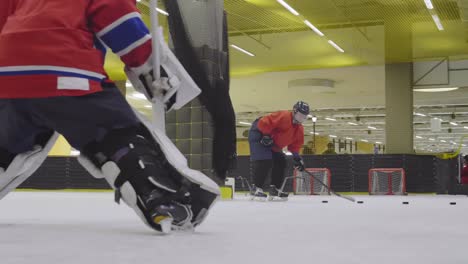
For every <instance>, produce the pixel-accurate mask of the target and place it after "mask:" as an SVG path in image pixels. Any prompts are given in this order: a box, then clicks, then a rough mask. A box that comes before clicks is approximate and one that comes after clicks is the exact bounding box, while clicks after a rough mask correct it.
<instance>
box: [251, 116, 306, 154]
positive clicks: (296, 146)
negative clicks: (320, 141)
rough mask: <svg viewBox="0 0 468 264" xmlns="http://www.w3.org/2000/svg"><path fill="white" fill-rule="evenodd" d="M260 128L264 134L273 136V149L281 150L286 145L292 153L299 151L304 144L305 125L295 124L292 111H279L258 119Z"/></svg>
mask: <svg viewBox="0 0 468 264" xmlns="http://www.w3.org/2000/svg"><path fill="white" fill-rule="evenodd" d="M257 126H258V129H259V130H260V131H261V132H262V134H264V135H270V136H271V137H272V138H273V141H274V143H275V144H274V146H273V151H281V149H283V148H284V147H288V150H289V151H291V152H292V153H299V150H300V149H301V146H302V145H303V144H304V127H303V126H302V125H301V124H293V116H292V113H291V112H290V111H278V112H275V113H272V114H269V115H267V116H264V117H262V118H260V120H258V124H257Z"/></svg>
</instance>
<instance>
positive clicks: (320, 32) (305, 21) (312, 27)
mask: <svg viewBox="0 0 468 264" xmlns="http://www.w3.org/2000/svg"><path fill="white" fill-rule="evenodd" d="M304 24H306V25H307V26H308V27H310V28H311V29H312V30H313V31H314V32H315V33H317V35H319V36H321V37H323V36H325V34H323V33H322V31H320V30H319V29H318V28H316V27H315V26H314V25H313V24H312V23H310V21H309V20H304Z"/></svg>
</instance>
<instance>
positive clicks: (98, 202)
mask: <svg viewBox="0 0 468 264" xmlns="http://www.w3.org/2000/svg"><path fill="white" fill-rule="evenodd" d="M356 198H357V199H358V200H363V201H364V203H363V204H353V203H351V202H349V201H347V200H343V199H340V198H337V197H328V196H321V197H310V196H309V197H305V196H301V197H292V198H291V199H290V201H288V202H251V201H248V200H247V199H245V197H244V196H239V197H238V199H236V200H234V201H225V202H219V203H218V204H217V205H216V206H215V207H214V208H213V210H212V212H211V215H210V216H209V218H208V219H207V221H206V222H205V223H204V224H203V225H202V226H200V227H199V228H198V229H197V230H196V231H195V233H176V234H172V235H168V236H162V235H155V234H154V233H153V232H152V231H151V230H150V229H148V228H147V227H146V226H145V225H143V224H142V223H141V221H140V219H139V218H138V217H137V216H136V215H135V214H134V213H133V212H132V211H131V210H130V209H128V208H127V207H126V206H125V205H121V206H118V205H116V204H114V203H113V195H112V193H60V192H34V193H26V192H15V193H11V194H10V195H9V196H7V197H6V198H4V199H3V200H1V201H0V263H1V264H16V263H18V264H26V263H28V264H29V263H32V264H42V263H44V264H46V263H47V264H56V263H57V264H74V263H77V264H78V263H79V264H84V263H86V264H88V263H90V264H95V263H96V264H107V263H109V264H119V263H126V264H127V263H128V264H140V263H142V264H179V263H180V264H185V263H190V264H195V263H197V264H198V263H208V264H210V263H220V264H231V263H232V264H234V263H236V264H239V263H255V264H259V263H266V264H274V263H281V264H287V263H291V264H299V263H307V264H309V263H310V264H322V263H323V264H335V263H336V264H348V263H356V264H363V263H389V264H390V263H391V264H396V263H399V264H406V263H408V264H419V263H420V264H430V263H437V264H440V263H443V264H458V263H460V264H467V263H468V228H467V222H468V210H467V209H468V198H467V197H466V196H407V197H398V196H394V197H377V196H373V197H369V196H356ZM322 200H328V203H327V204H325V203H322ZM402 201H409V204H408V205H403V204H402ZM452 201H453V202H456V203H457V205H450V204H449V203H450V202H452Z"/></svg>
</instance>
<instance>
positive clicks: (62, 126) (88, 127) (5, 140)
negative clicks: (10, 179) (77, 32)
mask: <svg viewBox="0 0 468 264" xmlns="http://www.w3.org/2000/svg"><path fill="white" fill-rule="evenodd" d="M102 86H103V91H102V92H98V93H93V94H89V95H84V96H60V97H49V98H28V99H0V124H1V126H2V128H1V129H0V159H2V160H0V166H2V164H5V163H7V164H8V163H9V161H8V159H11V156H12V154H18V153H22V152H25V151H29V150H31V149H32V148H33V146H34V145H35V144H40V143H41V141H42V140H43V139H44V138H46V139H47V138H48V137H46V136H45V135H48V136H50V135H51V133H53V131H57V132H58V133H60V134H62V135H63V136H64V137H65V138H66V139H67V141H68V142H69V143H70V145H72V146H73V147H74V148H75V149H78V150H82V149H83V148H84V146H86V145H87V144H89V143H91V142H94V141H99V140H100V139H102V138H103V137H104V136H105V135H106V134H107V133H108V132H109V131H111V130H114V129H119V128H126V127H131V126H135V125H137V124H138V123H139V120H138V118H137V117H136V116H135V113H134V112H133V110H132V108H131V107H130V105H129V104H128V103H127V101H126V100H125V98H124V96H123V95H122V94H121V93H120V91H119V90H118V89H117V87H115V85H114V84H110V83H103V85H102ZM13 156H14V155H13Z"/></svg>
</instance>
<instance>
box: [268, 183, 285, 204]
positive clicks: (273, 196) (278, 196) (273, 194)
mask: <svg viewBox="0 0 468 264" xmlns="http://www.w3.org/2000/svg"><path fill="white" fill-rule="evenodd" d="M288 196H289V193H286V192H283V191H281V190H278V189H277V188H276V186H274V185H271V186H270V196H268V201H287V200H288Z"/></svg>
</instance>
